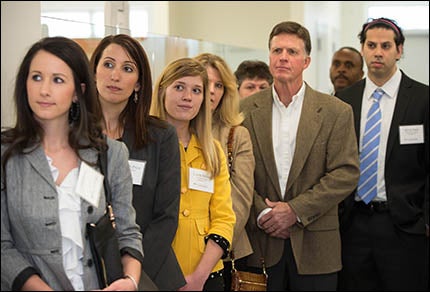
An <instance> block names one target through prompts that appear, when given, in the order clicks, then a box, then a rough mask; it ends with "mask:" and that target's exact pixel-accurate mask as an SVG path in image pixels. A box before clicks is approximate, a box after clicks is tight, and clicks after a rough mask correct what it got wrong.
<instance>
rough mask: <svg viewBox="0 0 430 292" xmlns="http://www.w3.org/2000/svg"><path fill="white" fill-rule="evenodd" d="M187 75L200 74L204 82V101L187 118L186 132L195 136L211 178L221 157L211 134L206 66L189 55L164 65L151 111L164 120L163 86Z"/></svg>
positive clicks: (216, 171) (155, 88) (215, 173)
mask: <svg viewBox="0 0 430 292" xmlns="http://www.w3.org/2000/svg"><path fill="white" fill-rule="evenodd" d="M188 76H199V77H201V79H202V81H203V97H204V98H203V102H202V105H201V106H200V109H199V112H198V113H197V115H196V116H195V117H194V118H193V119H192V120H191V121H190V125H189V131H190V133H192V134H195V135H196V136H197V139H198V141H199V143H200V147H201V148H202V152H203V157H204V160H205V162H206V171H208V172H209V173H211V175H212V177H214V176H216V175H218V174H219V170H220V164H219V161H220V157H219V153H218V151H217V148H216V146H215V142H214V138H213V136H212V114H211V101H210V96H209V91H208V86H209V81H208V74H207V71H206V68H205V67H204V66H203V65H202V64H201V63H200V62H199V61H197V60H195V59H192V58H180V59H177V60H175V61H172V62H170V63H169V64H168V65H167V66H166V68H164V70H163V72H162V73H161V75H160V76H159V77H158V80H157V81H156V83H155V85H154V91H153V94H152V103H151V110H150V114H151V115H154V116H158V117H159V118H161V119H164V120H166V119H167V112H166V108H165V100H166V89H167V87H169V86H170V85H171V84H172V83H173V82H175V81H176V80H178V79H180V78H182V77H188Z"/></svg>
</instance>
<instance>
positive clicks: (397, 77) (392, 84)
mask: <svg viewBox="0 0 430 292" xmlns="http://www.w3.org/2000/svg"><path fill="white" fill-rule="evenodd" d="M401 79H402V73H401V72H400V70H399V68H397V70H396V72H395V73H394V75H393V76H391V78H390V79H389V80H388V81H387V82H385V84H384V85H382V86H381V87H379V86H377V85H376V84H375V83H373V81H372V80H370V79H369V78H367V82H366V88H365V89H364V94H365V95H364V96H365V97H366V98H367V99H370V98H371V96H372V94H373V92H374V91H375V89H377V88H382V90H384V95H386V96H388V97H389V98H393V97H395V96H396V95H397V92H398V90H399V86H400V81H401Z"/></svg>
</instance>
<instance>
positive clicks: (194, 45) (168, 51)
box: [41, 16, 268, 81]
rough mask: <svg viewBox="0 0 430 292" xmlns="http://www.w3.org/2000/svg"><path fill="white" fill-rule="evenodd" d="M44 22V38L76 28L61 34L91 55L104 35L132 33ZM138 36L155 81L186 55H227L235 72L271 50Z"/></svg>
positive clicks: (49, 19)
mask: <svg viewBox="0 0 430 292" xmlns="http://www.w3.org/2000/svg"><path fill="white" fill-rule="evenodd" d="M41 22H42V36H44V37H45V36H57V35H60V33H59V32H60V31H61V30H58V28H59V27H62V26H63V27H64V26H65V25H67V26H68V29H65V30H62V31H64V32H69V31H72V33H62V34H61V36H65V37H69V38H72V39H74V40H75V41H76V42H78V43H79V44H80V45H81V46H82V48H83V49H84V50H85V52H86V53H87V55H88V57H89V58H90V57H91V54H92V53H93V51H94V49H95V47H96V46H97V44H98V43H99V41H100V40H101V39H102V38H103V37H104V36H106V35H110V34H119V33H125V34H128V35H131V34H130V31H129V30H124V29H121V28H119V27H108V26H100V25H95V24H91V23H87V22H79V21H70V20H64V19H59V18H52V17H46V16H42V17H41ZM70 27H73V29H70ZM73 31H81V32H82V31H87V32H88V37H76V36H75V35H73ZM79 35H82V34H79ZM131 36H133V35H131ZM133 37H134V36H133ZM135 38H136V39H137V40H138V41H139V42H140V43H141V44H142V46H143V47H144V48H145V51H146V53H147V55H148V58H149V61H150V62H151V70H152V79H153V81H155V80H156V78H157V77H158V76H159V74H160V73H161V71H162V70H163V69H164V67H165V66H166V65H167V64H168V63H169V62H171V61H173V60H175V59H178V58H182V57H194V56H196V55H198V54H200V53H204V52H207V53H212V54H216V55H219V56H221V57H222V58H224V60H226V62H227V63H228V64H229V66H230V68H231V70H232V71H233V72H234V71H235V70H236V68H237V66H238V65H239V64H240V63H241V62H242V61H243V60H250V59H252V60H261V61H264V62H266V63H267V62H268V52H267V51H266V50H257V49H252V48H243V47H237V46H230V45H225V44H218V43H212V42H207V41H201V40H194V39H186V38H180V37H173V36H163V35H155V34H148V35H147V36H145V37H135Z"/></svg>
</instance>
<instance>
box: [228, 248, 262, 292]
mask: <svg viewBox="0 0 430 292" xmlns="http://www.w3.org/2000/svg"><path fill="white" fill-rule="evenodd" d="M230 257H231V267H232V272H231V291H266V290H267V273H266V266H265V264H264V259H263V258H261V265H262V267H263V273H262V274H257V273H251V272H244V271H238V270H236V268H235V266H234V254H233V251H231V252H230Z"/></svg>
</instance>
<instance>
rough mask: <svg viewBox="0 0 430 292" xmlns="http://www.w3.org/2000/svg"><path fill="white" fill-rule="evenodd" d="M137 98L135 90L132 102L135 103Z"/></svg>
mask: <svg viewBox="0 0 430 292" xmlns="http://www.w3.org/2000/svg"><path fill="white" fill-rule="evenodd" d="M138 99H139V96H138V95H137V91H135V92H134V98H133V101H134V103H137V101H138Z"/></svg>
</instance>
